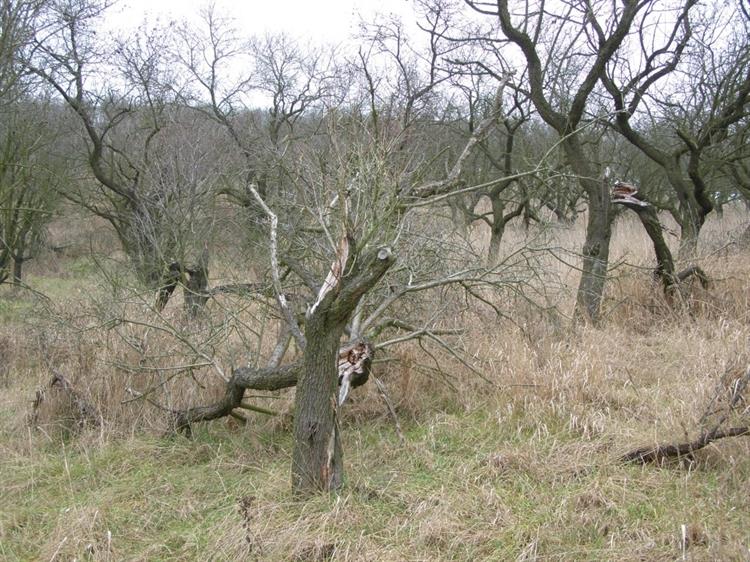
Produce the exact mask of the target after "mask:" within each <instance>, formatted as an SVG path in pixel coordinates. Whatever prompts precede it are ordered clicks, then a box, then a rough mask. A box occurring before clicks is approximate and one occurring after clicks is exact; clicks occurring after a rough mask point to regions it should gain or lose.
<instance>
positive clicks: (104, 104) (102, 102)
mask: <svg viewBox="0 0 750 562" xmlns="http://www.w3.org/2000/svg"><path fill="white" fill-rule="evenodd" d="M108 7H109V3H108V2H99V1H94V0H56V1H52V2H49V3H48V4H47V6H46V9H45V10H44V11H43V12H42V15H41V16H40V17H39V18H38V21H37V23H36V34H35V38H34V43H33V48H32V49H31V50H30V53H29V56H28V58H27V61H26V64H27V66H28V68H29V69H30V70H31V71H32V72H33V73H35V74H36V75H37V76H39V77H41V78H42V79H43V80H44V81H45V82H46V83H47V84H48V85H49V86H51V87H52V89H53V90H54V91H55V92H56V93H57V94H58V95H59V96H60V97H61V98H62V99H63V100H64V101H65V103H66V104H67V106H68V107H69V108H70V109H72V110H73V112H74V113H75V115H76V116H77V117H78V120H79V122H80V124H81V125H82V127H83V130H84V133H85V138H86V141H87V148H86V150H87V162H88V166H89V168H90V170H91V172H92V174H93V176H94V178H95V184H94V185H93V186H91V187H89V186H88V185H86V183H84V184H83V186H82V189H79V190H73V189H66V190H64V191H63V192H62V194H63V195H64V196H65V197H67V198H68V199H70V200H71V201H73V202H74V203H76V204H78V205H80V206H82V207H84V208H86V209H88V210H89V211H91V212H92V213H94V214H96V215H98V216H100V217H102V218H104V219H106V220H107V221H109V223H110V224H111V225H112V227H113V228H114V229H115V232H116V233H117V236H118V238H119V239H120V242H121V243H122V246H123V249H124V250H125V252H126V254H127V255H128V257H129V258H130V260H131V263H132V266H133V268H134V270H135V272H136V273H137V275H138V276H139V277H140V278H141V279H142V280H143V281H146V282H147V283H148V284H150V285H156V284H157V283H158V282H159V280H160V278H161V276H162V272H163V270H164V269H165V268H166V266H167V264H169V263H172V262H178V263H180V264H181V265H180V267H181V268H182V269H186V268H187V267H188V266H187V265H186V260H189V259H190V257H191V254H192V259H195V254H197V252H199V251H200V248H201V247H202V246H203V245H204V242H205V236H206V231H205V225H201V226H199V225H198V224H197V223H196V222H195V218H196V217H198V216H202V215H204V213H202V211H199V210H198V209H199V208H200V209H204V208H205V205H206V203H207V202H210V200H211V192H212V189H213V181H214V180H215V178H212V171H211V169H210V167H208V166H203V167H201V166H194V165H193V163H192V162H191V163H189V162H188V161H187V160H186V159H183V160H182V161H180V160H179V158H174V156H175V153H174V152H173V153H167V152H166V150H165V149H166V148H167V147H169V146H170V143H171V144H172V146H173V147H174V148H175V150H176V151H177V154H183V155H185V154H186V153H185V150H184V148H185V147H184V146H174V145H175V143H174V142H173V141H174V140H179V139H181V140H185V137H180V136H179V134H180V133H179V127H180V125H179V122H180V120H181V118H182V116H183V114H184V113H183V112H182V111H181V110H180V109H179V108H177V107H175V106H174V105H173V104H172V101H173V99H174V96H173V90H174V88H175V87H176V84H175V81H176V77H175V76H174V75H173V74H171V73H170V71H169V68H168V66H167V65H166V62H165V60H164V57H163V53H164V51H165V46H164V37H163V34H162V33H160V32H159V30H149V31H148V32H146V31H145V30H142V32H141V33H139V34H136V35H133V36H131V37H129V38H128V40H127V41H119V42H117V41H116V42H115V43H113V44H109V45H105V44H103V43H102V41H101V39H100V38H99V37H98V36H97V35H96V33H95V29H94V25H95V23H96V21H97V20H98V18H99V17H100V16H101V14H102V13H103V12H104V11H105V10H106V9H107V8H108ZM105 74H107V76H108V77H107V79H106V80H105V79H104V75H105ZM200 138H201V137H194V138H193V139H192V140H191V142H195V141H196V140H197V139H200ZM204 153H205V151H204ZM193 162H195V160H193ZM207 162H211V159H209V158H205V157H204V159H203V161H202V162H201V161H199V163H207ZM188 164H189V165H188ZM191 235H192V236H191ZM196 246H197V249H196Z"/></svg>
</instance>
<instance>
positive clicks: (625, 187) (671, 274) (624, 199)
mask: <svg viewBox="0 0 750 562" xmlns="http://www.w3.org/2000/svg"><path fill="white" fill-rule="evenodd" d="M612 203H614V204H620V205H623V206H624V207H626V208H628V209H630V210H632V211H634V212H635V214H636V215H638V219H639V220H640V221H641V224H642V225H643V228H644V230H645V231H646V234H648V237H649V238H650V239H651V243H652V244H653V246H654V255H655V256H656V272H655V273H656V276H657V277H658V278H659V280H660V281H661V284H662V288H663V290H664V295H665V296H666V297H667V299H668V300H671V299H672V298H673V297H674V296H675V294H676V293H677V290H678V288H679V285H680V283H681V282H683V281H685V280H686V279H688V278H689V277H691V276H695V277H697V278H698V280H699V281H700V284H701V286H702V287H703V288H704V289H706V288H708V287H709V284H710V283H709V279H708V276H707V275H706V273H705V272H704V271H703V270H702V269H701V268H700V267H698V266H697V265H692V266H690V267H688V268H687V269H685V270H683V271H681V272H679V273H676V272H675V268H674V258H673V257H672V252H671V251H670V249H669V246H668V245H667V242H666V241H665V240H664V235H663V234H662V232H663V230H664V227H663V226H662V224H661V221H659V217H658V215H657V214H656V209H655V208H654V207H653V206H652V205H651V204H650V203H649V202H648V201H646V200H645V199H644V198H643V197H641V196H640V195H639V194H638V188H637V187H635V186H633V185H631V184H627V183H624V182H616V183H615V184H614V186H613V189H612Z"/></svg>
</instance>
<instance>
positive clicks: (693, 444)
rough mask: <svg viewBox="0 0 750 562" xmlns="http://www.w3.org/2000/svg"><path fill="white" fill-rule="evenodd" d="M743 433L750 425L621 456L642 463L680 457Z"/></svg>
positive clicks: (646, 448) (717, 431)
mask: <svg viewBox="0 0 750 562" xmlns="http://www.w3.org/2000/svg"><path fill="white" fill-rule="evenodd" d="M741 435H750V427H748V426H745V427H730V428H727V429H717V430H716V431H712V432H710V433H704V434H703V435H701V436H700V437H698V439H696V440H694V441H689V442H687V443H679V444H676V445H674V444H664V445H657V446H655V447H641V448H639V449H634V450H632V451H630V452H629V453H627V454H625V455H623V456H621V457H620V460H621V461H622V462H638V463H641V464H646V463H651V462H662V461H664V460H666V459H672V458H679V457H683V456H685V455H691V454H693V453H694V452H695V451H699V450H700V449H703V448H704V447H706V446H707V445H710V444H711V443H713V442H714V441H717V440H719V439H724V438H725V437H739V436H741Z"/></svg>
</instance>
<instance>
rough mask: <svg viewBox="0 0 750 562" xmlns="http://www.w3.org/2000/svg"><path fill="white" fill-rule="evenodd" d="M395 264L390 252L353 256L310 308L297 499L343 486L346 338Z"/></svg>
mask: <svg viewBox="0 0 750 562" xmlns="http://www.w3.org/2000/svg"><path fill="white" fill-rule="evenodd" d="M394 262H395V257H394V256H393V255H392V254H391V251H390V249H387V248H381V249H379V250H375V251H372V252H370V253H369V254H367V255H357V253H356V252H354V251H353V250H352V251H349V252H348V259H347V261H346V264H345V267H343V268H341V270H340V271H339V272H338V275H335V272H336V271H337V269H338V268H337V265H338V262H335V263H334V266H333V267H332V268H331V274H329V277H328V278H327V279H326V281H327V282H328V280H329V279H337V281H336V284H335V285H334V286H332V287H331V288H330V289H329V290H328V291H327V292H321V295H322V296H321V297H319V299H318V302H316V303H315V305H314V306H313V307H312V308H311V309H310V310H311V311H312V312H311V313H309V314H308V318H307V321H306V323H305V339H306V340H307V345H306V347H305V352H304V358H303V365H304V372H303V374H302V376H301V378H300V380H299V381H298V384H297V393H296V396H295V416H294V453H293V455H292V490H293V491H294V492H295V493H297V494H303V495H304V494H309V493H311V492H316V491H334V490H336V489H338V488H340V487H341V485H342V484H343V481H344V467H343V451H342V447H341V441H340V436H339V428H338V421H337V396H336V394H337V393H336V389H337V386H338V350H339V346H340V343H341V336H342V335H343V333H344V327H345V326H346V324H347V322H348V321H349V319H350V317H351V315H352V314H353V312H354V310H355V309H356V307H357V304H358V303H359V301H360V299H361V298H362V297H363V296H364V295H365V294H366V293H367V292H368V291H369V290H370V289H372V287H374V286H375V284H376V283H377V282H378V281H379V280H380V278H381V277H382V276H383V275H384V274H385V272H386V271H388V269H389V268H390V267H391V265H393V263H394ZM332 274H334V275H332Z"/></svg>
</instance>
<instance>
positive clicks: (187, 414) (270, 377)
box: [172, 362, 302, 435]
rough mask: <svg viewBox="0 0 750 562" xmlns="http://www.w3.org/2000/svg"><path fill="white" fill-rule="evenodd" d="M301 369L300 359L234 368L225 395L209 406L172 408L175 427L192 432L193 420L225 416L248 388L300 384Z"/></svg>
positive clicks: (269, 387)
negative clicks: (266, 366)
mask: <svg viewBox="0 0 750 562" xmlns="http://www.w3.org/2000/svg"><path fill="white" fill-rule="evenodd" d="M301 373H302V363H301V362H297V363H292V364H290V365H284V366H283V367H273V368H268V369H253V368H250V367H241V368H239V369H235V370H234V371H233V372H232V376H231V378H230V379H229V381H228V382H227V384H226V388H225V391H224V396H223V397H222V398H221V399H220V400H219V401H218V402H215V403H214V404H211V405H208V406H196V407H193V408H188V409H187V410H181V411H174V412H172V414H173V427H174V429H175V431H178V432H184V433H186V434H187V435H190V433H191V426H192V424H194V423H198V422H204V421H210V420H215V419H218V418H223V417H225V416H228V415H230V414H231V413H232V410H234V409H235V408H239V407H241V405H242V398H243V397H244V395H245V390H247V389H253V390H281V389H282V388H289V387H292V386H294V385H296V384H297V380H298V379H299V377H300V375H301Z"/></svg>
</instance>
